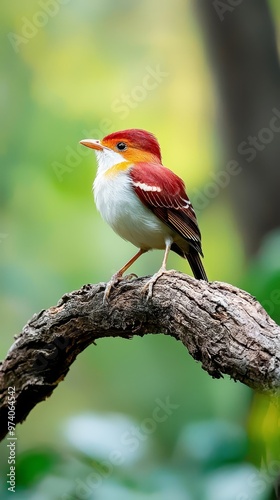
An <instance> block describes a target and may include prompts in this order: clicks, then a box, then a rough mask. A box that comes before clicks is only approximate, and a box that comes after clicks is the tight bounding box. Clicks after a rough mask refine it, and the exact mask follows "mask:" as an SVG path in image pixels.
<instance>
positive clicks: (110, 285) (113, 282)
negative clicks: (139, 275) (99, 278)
mask: <svg viewBox="0 0 280 500" xmlns="http://www.w3.org/2000/svg"><path fill="white" fill-rule="evenodd" d="M122 279H123V277H122V275H121V274H119V273H116V274H113V276H112V278H111V279H110V281H108V283H107V285H106V288H105V291H104V295H103V303H104V304H105V303H106V302H108V299H109V295H110V293H111V290H112V288H113V287H114V286H116V285H117V284H118V282H119V281H121V280H122Z"/></svg>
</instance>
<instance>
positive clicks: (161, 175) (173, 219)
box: [130, 162, 202, 254]
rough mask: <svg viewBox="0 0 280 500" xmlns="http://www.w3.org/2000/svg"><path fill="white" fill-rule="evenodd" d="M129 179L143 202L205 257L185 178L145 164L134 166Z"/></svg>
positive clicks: (160, 167) (158, 165)
mask: <svg viewBox="0 0 280 500" xmlns="http://www.w3.org/2000/svg"><path fill="white" fill-rule="evenodd" d="M130 176H131V181H132V186H133V189H134V191H135V193H136V194H137V196H138V197H139V198H140V200H141V201H142V203H143V204H144V205H146V206H147V207H148V208H149V209H150V210H152V211H153V212H154V214H155V215H156V216H157V217H158V218H159V219H161V220H162V221H163V222H164V223H165V224H167V226H169V227H170V228H172V229H173V230H174V231H176V232H177V233H178V234H179V235H180V236H182V238H184V239H185V240H187V241H188V242H189V244H190V245H191V246H192V247H193V248H194V249H195V250H197V251H198V252H199V253H200V254H202V250H201V241H200V240H201V235H200V231H199V228H198V224H197V220H196V216H195V212H194V209H193V207H192V204H191V202H190V200H189V198H188V196H187V194H186V191H185V185H184V182H183V181H182V179H180V177H178V176H177V175H176V174H175V173H174V172H172V170H169V169H168V168H166V167H164V166H163V165H161V164H158V163H145V162H139V163H136V164H134V165H133V167H132V168H131V170H130Z"/></svg>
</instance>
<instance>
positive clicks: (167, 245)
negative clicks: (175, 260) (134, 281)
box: [141, 238, 173, 300]
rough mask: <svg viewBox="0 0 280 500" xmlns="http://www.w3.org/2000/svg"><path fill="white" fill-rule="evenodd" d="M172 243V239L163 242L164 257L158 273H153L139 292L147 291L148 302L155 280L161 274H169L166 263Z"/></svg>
mask: <svg viewBox="0 0 280 500" xmlns="http://www.w3.org/2000/svg"><path fill="white" fill-rule="evenodd" d="M172 243H173V240H172V238H168V239H166V240H165V252H164V257H163V261H162V265H161V268H160V269H159V271H158V272H157V273H155V274H154V275H153V276H152V277H151V279H149V281H147V283H146V284H145V285H144V286H143V288H142V290H141V293H142V294H145V293H146V291H147V289H148V294H147V300H149V299H150V298H152V296H153V288H154V284H155V283H156V282H157V280H158V279H159V278H160V277H161V276H162V275H163V274H165V273H169V271H167V270H166V263H167V258H168V254H169V252H170V249H171V245H172Z"/></svg>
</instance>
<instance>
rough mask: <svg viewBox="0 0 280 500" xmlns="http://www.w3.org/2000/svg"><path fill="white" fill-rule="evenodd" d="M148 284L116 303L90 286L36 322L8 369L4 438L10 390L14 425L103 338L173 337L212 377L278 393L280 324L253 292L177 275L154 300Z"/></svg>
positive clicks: (131, 288)
mask: <svg viewBox="0 0 280 500" xmlns="http://www.w3.org/2000/svg"><path fill="white" fill-rule="evenodd" d="M146 281H147V278H139V279H135V280H133V281H127V280H123V281H122V282H121V283H120V284H118V286H117V287H116V288H115V289H114V290H113V291H112V292H111V295H110V300H109V304H103V292H104V289H105V283H100V284H98V285H85V286H83V287H82V288H81V289H80V290H78V291H74V292H72V293H69V294H66V295H64V296H63V297H62V298H61V299H60V300H59V302H58V304H57V306H54V307H50V308H49V309H47V310H43V311H41V312H40V313H39V314H35V315H34V316H33V317H32V318H31V320H30V321H29V322H28V323H27V325H26V326H25V327H24V328H23V330H22V332H21V333H20V334H19V335H18V336H17V337H16V341H15V342H14V344H13V345H12V347H11V348H10V350H9V352H8V354H7V357H6V359H5V360H4V361H3V362H2V364H1V366H0V397H1V403H0V429H1V431H0V438H1V439H2V438H3V437H4V436H5V435H6V433H7V422H8V411H9V399H8V397H9V392H11V390H10V391H8V388H9V387H10V388H15V393H14V396H15V420H14V423H18V422H22V421H23V420H24V419H25V418H26V416H27V415H28V413H29V412H30V411H31V410H32V408H33V407H34V406H35V405H36V404H37V403H39V402H40V401H42V400H44V399H45V398H47V397H48V396H50V395H51V393H52V391H53V390H54V389H55V388H56V387H57V385H58V384H59V382H60V381H61V380H63V378H64V377H65V375H66V374H67V372H68V370H69V367H70V365H71V364H72V363H73V361H74V360H75V359H76V357H77V355H78V354H79V353H80V352H82V351H83V350H84V349H85V348H86V347H87V346H88V345H89V344H92V343H94V342H95V341H96V340H97V339H99V338H102V337H123V338H127V339H129V338H131V337H132V336H133V335H140V336H143V335H146V334H148V333H164V334H166V335H171V336H172V337H175V338H176V339H177V340H180V341H181V342H183V344H184V345H185V346H186V347H187V349H188V351H189V353H190V354H191V356H192V357H193V358H194V359H196V360H198V361H200V362H201V364H202V368H203V369H204V370H206V371H207V372H208V373H209V374H210V375H211V376H212V377H215V378H219V377H222V376H223V374H228V375H230V377H232V378H233V379H234V380H239V381H241V382H243V383H244V384H247V385H248V386H249V387H252V388H254V389H257V390H261V391H264V392H269V391H272V392H276V391H277V390H278V388H279V385H280V327H279V326H278V325H276V323H275V322H274V321H273V320H272V319H271V318H270V317H269V316H268V315H267V313H266V312H265V311H264V309H263V308H262V306H261V305H260V304H259V303H258V302H257V301H256V300H255V299H254V298H253V297H252V296H251V295H250V294H248V293H246V292H244V291H242V290H239V289H238V288H235V287H233V286H231V285H228V284H226V283H219V282H212V283H206V282H204V281H198V280H195V279H193V278H191V277H189V276H186V275H184V274H181V273H178V272H175V271H172V272H170V273H169V274H166V275H164V276H163V277H161V278H160V279H159V280H158V281H157V283H156V285H155V287H154V294H153V298H152V299H151V300H149V301H147V300H146V297H145V296H143V295H142V294H141V289H142V287H143V285H144V284H145V283H146Z"/></svg>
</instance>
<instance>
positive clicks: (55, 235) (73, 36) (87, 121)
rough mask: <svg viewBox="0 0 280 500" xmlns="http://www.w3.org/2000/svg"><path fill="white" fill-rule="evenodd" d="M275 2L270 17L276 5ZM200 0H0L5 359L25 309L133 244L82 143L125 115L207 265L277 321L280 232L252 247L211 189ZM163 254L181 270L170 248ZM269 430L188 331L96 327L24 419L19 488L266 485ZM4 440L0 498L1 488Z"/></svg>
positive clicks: (264, 414)
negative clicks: (122, 331) (177, 193)
mask: <svg viewBox="0 0 280 500" xmlns="http://www.w3.org/2000/svg"><path fill="white" fill-rule="evenodd" d="M271 6H272V8H273V13H274V18H275V23H276V25H277V27H278V30H279V26H280V9H279V4H278V3H277V1H274V2H271ZM193 8H194V7H193V3H191V2H190V1H187V2H185V1H183V0H177V1H176V2H175V3H174V2H173V3H172V2H167V1H164V2H162V1H161V0H152V1H150V0H149V1H148V0H143V1H142V2H133V1H129V0H120V1H118V2H113V0H95V1H94V2H91V1H90V0H81V1H80V2H73V1H71V0H68V1H64V2H62V1H60V2H59V0H52V1H47V0H45V1H44V0H41V2H38V1H34V0H30V1H29V2H28V3H26V2H23V3H21V4H20V3H17V5H15V4H14V3H13V2H6V3H5V4H3V5H2V6H1V21H0V30H1V46H0V51H1V61H2V71H1V75H0V102H1V109H2V127H1V132H2V133H1V143H0V154H1V184H0V206H1V219H0V256H1V261H0V273H1V281H0V297H1V302H0V317H1V337H0V352H1V357H2V358H3V357H5V355H6V352H7V350H8V348H9V346H10V345H11V343H12V341H13V335H14V334H16V333H18V332H19V331H20V330H21V328H22V326H23V325H24V324H25V323H26V321H27V320H28V319H29V318H30V317H31V316H32V314H34V313H35V312H37V311H39V310H40V309H42V308H47V307H49V306H51V305H54V304H55V303H56V302H57V300H58V299H59V298H60V296H61V295H62V294H64V293H65V292H67V291H71V290H73V289H78V288H79V287H80V286H81V285H83V284H84V283H88V282H92V283H94V282H99V281H107V280H108V279H109V277H110V276H111V275H112V273H113V272H115V271H116V270H117V269H118V268H119V267H121V265H122V264H123V263H124V262H125V261H126V260H128V259H129V258H130V256H131V255H132V253H133V252H134V248H133V247H132V246H131V245H130V244H129V243H126V242H124V241H122V240H121V239H120V238H119V237H118V236H117V235H115V234H114V233H113V232H112V231H111V230H110V228H109V227H107V226H106V224H105V223H104V222H103V221H102V220H101V218H100V216H99V214H98V213H97V210H96V208H95V206H94V203H93V199H92V194H91V185H92V181H93V178H94V175H95V170H96V163H95V158H94V155H93V154H92V152H90V151H88V150H85V149H83V148H82V147H81V146H80V145H79V144H78V143H79V140H80V139H83V138H85V137H88V136H90V137H96V138H102V137H103V136H104V135H106V134H107V133H109V132H111V131H115V130H121V129H125V128H130V127H137V128H144V129H147V130H150V131H151V132H153V133H155V135H156V136H157V137H158V139H159V141H160V144H161V146H162V153H163V160H164V164H165V165H166V166H168V167H170V168H172V169H173V170H174V171H175V172H176V173H177V174H179V175H180V176H181V177H183V178H184V180H185V182H186V185H187V189H188V192H189V195H190V198H191V199H192V200H193V203H194V205H195V206H196V208H197V212H198V218H199V223H200V228H201V231H202V235H203V248H204V253H205V260H204V263H205V267H206V269H207V273H208V276H209V279H210V280H220V281H227V282H230V283H233V284H235V285H237V286H243V287H245V288H246V289H247V290H249V291H250V292H252V293H254V294H256V296H257V298H258V299H259V300H260V301H261V302H263V303H264V305H266V306H267V308H268V309H269V310H268V312H269V313H270V314H271V315H272V316H273V317H274V318H275V320H278V321H279V320H280V313H279V302H278V303H277V300H278V299H277V293H276V292H277V290H278V291H279V289H280V270H279V264H277V258H278V257H277V255H278V253H277V247H278V248H279V244H278V242H279V236H278V235H274V236H271V237H270V239H269V240H268V241H267V242H266V243H265V245H264V247H263V249H262V251H261V252H260V255H259V256H258V257H257V259H256V260H255V261H254V262H251V263H248V262H245V257H244V251H243V246H242V240H241V236H240V233H239V229H238V227H237V225H236V222H235V218H234V214H233V212H232V208H231V206H230V203H229V200H228V195H227V188H225V189H218V190H217V192H216V193H215V195H214V196H213V194H212V195H209V192H210V191H209V189H210V188H209V186H211V185H212V184H213V182H214V178H215V175H216V173H217V172H218V171H219V170H220V169H223V168H225V164H224V159H223V158H222V151H223V147H222V146H223V145H222V144H221V140H220V138H219V135H218V133H217V130H216V128H215V126H214V124H215V123H216V122H217V118H218V107H217V100H216V96H215V89H214V86H213V81H212V75H211V72H210V68H209V65H208V62H207V59H206V53H205V46H204V45H203V39H202V33H201V27H200V26H199V24H198V20H197V17H196V16H195V12H194V10H193ZM237 8H238V7H237ZM229 15H230V14H229ZM16 37H22V38H16ZM153 74H157V75H158V76H156V77H153V76H151V77H148V76H147V75H153ZM147 82H149V85H147ZM148 86H149V87H150V88H148ZM152 87H154V88H152ZM231 159H232V158H228V159H227V161H230V160H231ZM207 193H208V194H207ZM267 256H269V259H267ZM161 258H162V255H161V253H160V252H157V251H155V252H151V253H150V254H146V255H144V256H143V257H142V258H141V259H140V260H139V261H138V262H137V263H136V264H135V265H134V268H133V271H134V272H136V273H137V274H139V275H147V274H152V273H154V272H155V271H156V270H157V269H158V267H159V265H160V262H161ZM268 262H269V263H268ZM169 266H170V267H174V268H176V269H178V270H181V271H183V272H187V273H188V272H189V268H188V266H187V263H186V262H184V261H183V260H182V259H180V258H179V257H177V256H175V255H174V256H172V257H171V258H170V260H169ZM275 291H276V292H275ZM273 293H274V295H273ZM275 293H276V295H275ZM275 297H276V299H275ZM166 398H170V401H171V402H172V403H173V404H174V405H177V408H176V410H174V411H172V412H171V414H170V415H168V418H167V419H166V420H165V421H163V422H162V423H156V424H155V428H154V429H153V431H151V432H149V431H148V430H147V429H148V427H145V425H146V424H147V419H151V418H152V415H153V411H154V409H155V408H156V407H157V405H158V403H157V401H158V400H160V401H165V400H166ZM118 414H119V415H118ZM82 418H85V419H87V420H81V419H82ZM145 422H146V423H145ZM88 425H89V427H87V426H88ZM135 425H136V426H140V429H142V430H141V433H140V436H141V437H139V439H138V444H139V446H136V449H135V450H131V449H130V448H129V447H128V448H127V449H124V451H123V452H122V453H123V455H122V457H123V462H122V463H121V464H120V465H116V464H113V466H112V470H111V469H110V468H109V469H108V467H107V469H106V467H105V466H104V464H103V465H102V461H104V460H105V461H108V457H109V455H110V451H112V450H113V449H115V447H116V446H117V444H116V445H115V444H114V445H113V443H118V439H121V436H123V433H124V432H126V429H130V428H131V426H135ZM147 425H148V424H147ZM83 429H84V434H83ZM89 429H90V430H89ZM110 433H112V436H111V434H110ZM75 436H76V437H79V439H78V438H77V439H76V441H75V439H74V438H75ZM108 436H111V441H110V440H109V444H108V439H109V438H108ZM98 437H100V440H101V445H100V446H98V445H97V444H96V443H97V442H98ZM95 438H96V439H95ZM278 439H279V437H278V415H277V412H276V410H275V409H274V407H273V406H272V405H271V404H270V403H269V402H268V401H267V400H265V399H264V398H261V397H260V396H258V397H257V396H253V395H252V393H251V391H250V390H249V389H248V388H246V387H245V386H242V385H241V384H239V383H237V384H236V383H234V382H233V381H231V380H229V379H227V378H226V379H224V380H218V381H217V380H212V379H211V378H210V377H209V375H207V374H206V373H205V372H204V371H203V370H202V369H201V366H200V365H199V364H197V363H195V361H194V360H193V359H192V358H191V357H190V356H189V355H188V353H187V352H186V349H185V348H184V347H183V346H182V345H181V344H180V343H178V342H175V341H174V340H173V339H171V338H166V337H164V336H163V335H158V336H150V337H149V336H146V337H145V338H134V339H133V340H131V341H129V342H128V341H125V340H121V339H108V340H107V339H103V340H100V341H99V342H98V345H97V346H92V347H90V348H88V349H87V350H86V351H85V352H84V353H82V354H81V355H80V356H79V358H78V359H77V361H76V362H75V363H74V365H73V366H72V368H71V370H70V373H69V374H68V376H67V377H66V379H65V381H64V382H63V383H61V384H60V385H59V387H58V388H57V389H56V390H55V392H54V394H53V396H52V397H51V398H50V399H49V400H47V401H46V402H44V403H41V404H39V405H38V406H37V407H36V408H35V409H34V410H33V411H32V413H31V414H30V415H29V417H28V419H27V420H26V422H25V423H24V424H23V425H21V426H18V428H17V488H16V491H17V493H16V495H15V497H16V498H28V499H33V498H34V499H35V498H36V499H41V498H42V499H48V498H52V499H60V498H61V499H62V498H65V499H66V498H68V499H71V498H73V499H74V498H75V499H76V498H94V499H98V500H103V499H104V500H107V499H111V498H113V499H122V500H123V499H147V500H148V499H151V500H157V499H163V500H164V499H169V498H170V497H171V495H172V497H173V498H174V500H181V499H206V500H212V499H215V500H217V499H218V500H219V499H223V500H231V499H234V498H236V499H237V498H238V499H240V500H241V499H243V498H244V499H245V498H246V499H247V498H248V499H249V498H254V499H267V498H270V494H271V486H270V485H271V482H272V481H273V480H274V479H275V478H276V477H277V475H278V474H279V471H280V462H279V457H278ZM87 440H88V444H87V445H86V444H85V443H84V442H86V441H87ZM96 440H97V441H96ZM114 440H115V441H114ZM102 442H103V443H104V445H103V446H102ZM83 443H84V444H83ZM110 443H111V445H110ZM6 444H7V443H6V442H3V443H2V446H1V448H0V467H1V485H0V492H1V498H6V497H8V496H9V494H10V493H9V492H7V484H6V473H7V457H8V449H7V447H6ZM264 450H265V452H264ZM124 456H125V457H127V459H124ZM264 456H265V457H266V460H267V462H266V461H265V460H264V458H263V459H262V458H261V457H264ZM93 472H94V474H95V476H92V474H93ZM93 477H94V479H93ZM97 478H99V480H98V479H97ZM100 478H101V480H100ZM233 495H235V496H233ZM246 495H247V496H246Z"/></svg>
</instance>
